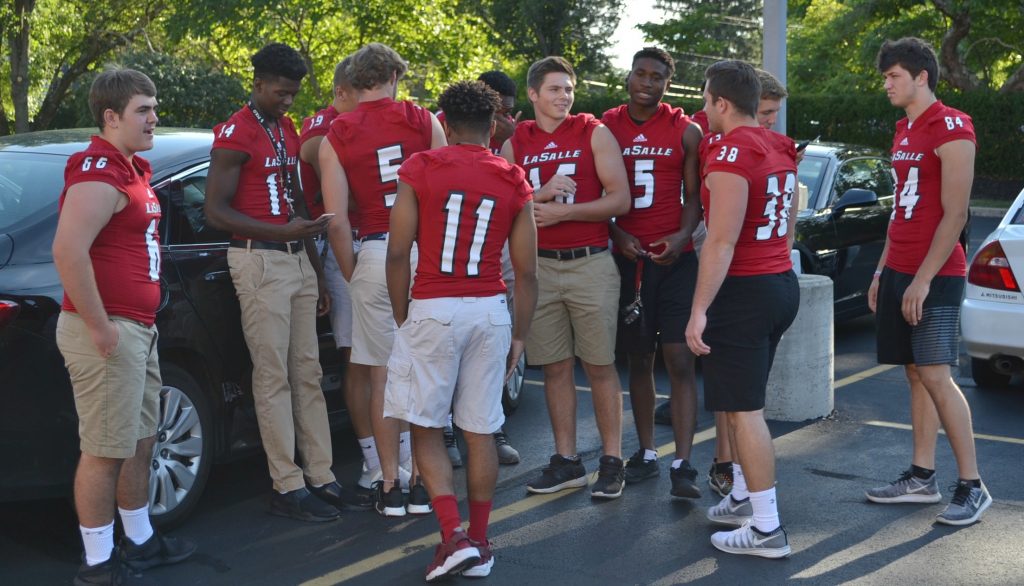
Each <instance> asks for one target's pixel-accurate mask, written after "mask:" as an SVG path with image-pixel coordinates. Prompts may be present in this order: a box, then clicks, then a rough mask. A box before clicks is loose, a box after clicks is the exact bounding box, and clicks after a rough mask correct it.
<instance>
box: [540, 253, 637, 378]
mask: <svg viewBox="0 0 1024 586" xmlns="http://www.w3.org/2000/svg"><path fill="white" fill-rule="evenodd" d="M537 288H538V292H537V310H536V312H534V314H533V323H532V324H531V325H530V334H529V336H528V338H527V340H526V358H527V360H529V361H530V364H533V365H544V364H551V363H554V362H559V361H562V360H566V359H568V358H572V357H573V356H574V355H575V356H579V357H580V359H581V360H583V361H584V362H587V363H589V364H593V365H597V366H603V365H607V364H612V363H613V362H615V331H616V324H617V323H618V304H619V269H618V268H617V267H616V266H615V261H614V260H612V255H611V253H610V252H607V251H605V252H601V253H598V254H595V255H592V256H586V257H583V258H578V259H574V260H557V259H553V258H538V259H537Z"/></svg>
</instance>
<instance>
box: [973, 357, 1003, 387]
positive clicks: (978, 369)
mask: <svg viewBox="0 0 1024 586" xmlns="http://www.w3.org/2000/svg"><path fill="white" fill-rule="evenodd" d="M971 376H972V377H973V378H974V382H975V383H977V384H978V386H979V387H987V388H997V389H999V388H1003V387H1006V386H1008V385H1009V384H1010V375H1008V374H1001V373H998V372H996V371H995V370H994V369H993V368H992V364H991V363H990V362H989V361H988V360H982V359H980V358H971Z"/></svg>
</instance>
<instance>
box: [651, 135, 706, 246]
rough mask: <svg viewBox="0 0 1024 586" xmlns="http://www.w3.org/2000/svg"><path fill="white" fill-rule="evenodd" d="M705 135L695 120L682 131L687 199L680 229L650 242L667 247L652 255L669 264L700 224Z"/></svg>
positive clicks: (684, 182)
mask: <svg viewBox="0 0 1024 586" xmlns="http://www.w3.org/2000/svg"><path fill="white" fill-rule="evenodd" d="M703 136H704V133H703V132H701V130H700V126H699V125H697V124H694V123H693V122H691V123H690V126H689V128H687V129H686V130H685V131H684V132H683V152H684V153H685V155H684V156H683V191H684V193H685V199H684V200H683V210H682V218H681V220H680V222H679V231H678V232H676V233H674V234H670V235H668V236H666V237H665V238H662V239H660V240H657V241H655V242H652V243H651V248H654V247H656V246H658V245H661V246H663V247H664V249H663V250H662V251H661V252H659V253H657V254H652V255H651V260H652V261H654V262H656V263H658V264H661V265H670V264H672V263H674V262H676V259H678V258H679V254H680V253H681V252H682V251H683V248H685V247H686V243H687V242H689V241H690V237H691V236H693V231H694V230H695V229H696V228H697V224H699V223H700V217H701V213H702V208H701V205H700V159H699V158H698V156H697V155H698V150H699V149H700V140H701V138H703Z"/></svg>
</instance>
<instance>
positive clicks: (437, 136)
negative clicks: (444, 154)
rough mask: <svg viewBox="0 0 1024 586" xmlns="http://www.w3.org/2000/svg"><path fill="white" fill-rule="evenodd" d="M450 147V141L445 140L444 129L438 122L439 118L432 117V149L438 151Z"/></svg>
mask: <svg viewBox="0 0 1024 586" xmlns="http://www.w3.org/2000/svg"><path fill="white" fill-rule="evenodd" d="M443 146H448V139H447V138H445V135H444V128H443V127H442V126H441V123H440V122H438V120H437V116H434V115H433V114H431V115H430V148H432V149H437V148H441V147H443Z"/></svg>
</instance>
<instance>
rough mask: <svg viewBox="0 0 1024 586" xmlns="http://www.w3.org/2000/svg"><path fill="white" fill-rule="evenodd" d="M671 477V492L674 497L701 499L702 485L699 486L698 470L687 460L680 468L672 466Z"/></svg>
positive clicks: (669, 474) (669, 472) (669, 473)
mask: <svg viewBox="0 0 1024 586" xmlns="http://www.w3.org/2000/svg"><path fill="white" fill-rule="evenodd" d="M668 476H669V478H671V479H672V490H670V491H669V494H671V495H672V497H673V498H677V499H679V498H682V499H699V498H700V487H698V486H697V471H696V470H694V468H693V466H690V463H689V462H687V461H686V460H683V463H682V464H680V465H679V467H678V468H670V469H669V471H668Z"/></svg>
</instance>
